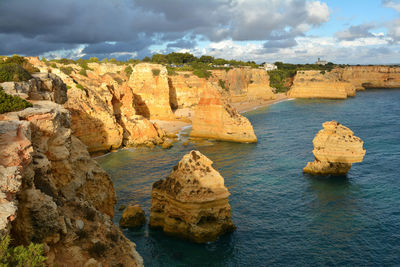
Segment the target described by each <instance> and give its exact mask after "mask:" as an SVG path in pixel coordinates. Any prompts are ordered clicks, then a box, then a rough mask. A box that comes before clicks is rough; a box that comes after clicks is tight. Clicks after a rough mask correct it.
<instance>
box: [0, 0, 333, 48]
mask: <svg viewBox="0 0 400 267" xmlns="http://www.w3.org/2000/svg"><path fill="white" fill-rule="evenodd" d="M0 10H4V11H5V12H2V15H1V17H0V33H1V36H0V40H2V44H3V43H4V42H3V40H4V41H5V42H8V44H6V45H5V46H3V47H2V48H0V53H2V54H10V53H16V52H18V53H21V54H25V55H39V54H43V53H49V52H51V51H63V50H69V49H76V48H77V47H81V46H82V45H85V48H84V50H83V53H84V54H86V56H90V55H98V54H103V55H107V54H108V53H122V54H127V53H128V54H129V53H130V54H131V55H132V54H134V53H137V54H138V55H141V54H145V53H149V47H151V46H152V45H162V44H164V45H165V44H166V43H165V42H168V44H166V45H167V46H168V48H170V49H181V48H190V47H193V46H194V45H196V41H195V40H204V41H212V42H218V41H222V40H233V41H254V40H262V41H266V40H276V39H279V40H283V41H281V42H280V43H282V44H283V45H284V46H285V45H286V44H287V43H288V42H290V41H291V42H293V40H294V38H295V37H298V36H304V34H305V33H306V32H307V31H308V30H309V29H310V28H312V27H314V26H318V25H321V24H322V23H324V22H327V21H328V20H329V8H328V6H327V4H326V3H322V2H320V1H306V0H280V1H277V0H246V1H245V0H207V1H187V0H168V1H165V0H112V1H110V0H85V1H81V0H57V1H54V0H41V1H40V4H38V3H37V2H35V1H32V0H2V1H0ZM7 40H9V41H7ZM272 43H274V42H272ZM275 43H276V45H278V44H279V42H275ZM14 44H17V45H16V46H15V45H14ZM13 47H16V48H17V49H15V50H13Z"/></svg>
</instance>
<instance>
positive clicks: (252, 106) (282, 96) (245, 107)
mask: <svg viewBox="0 0 400 267" xmlns="http://www.w3.org/2000/svg"><path fill="white" fill-rule="evenodd" d="M275 96H276V98H275V99H270V100H258V101H249V102H239V103H232V104H231V106H233V107H234V108H235V109H236V110H237V111H238V112H239V113H245V112H248V111H252V110H256V109H259V108H263V107H268V106H270V105H273V104H276V103H278V102H281V101H283V100H287V99H289V98H288V97H287V95H286V93H277V94H275Z"/></svg>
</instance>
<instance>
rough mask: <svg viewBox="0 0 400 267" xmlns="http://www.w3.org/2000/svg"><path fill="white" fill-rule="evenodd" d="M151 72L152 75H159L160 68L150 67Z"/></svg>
mask: <svg viewBox="0 0 400 267" xmlns="http://www.w3.org/2000/svg"><path fill="white" fill-rule="evenodd" d="M151 72H152V73H153V76H158V75H160V70H159V69H152V70H151Z"/></svg>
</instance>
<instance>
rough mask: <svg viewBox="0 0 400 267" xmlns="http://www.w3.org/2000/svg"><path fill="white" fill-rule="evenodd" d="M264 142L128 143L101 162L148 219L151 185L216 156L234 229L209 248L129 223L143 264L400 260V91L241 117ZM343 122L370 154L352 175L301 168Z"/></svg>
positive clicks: (124, 198) (285, 105) (290, 104)
mask: <svg viewBox="0 0 400 267" xmlns="http://www.w3.org/2000/svg"><path fill="white" fill-rule="evenodd" d="M244 115H245V116H246V117H247V118H248V119H249V120H250V121H251V123H252V124H253V127H254V130H255V132H256V135H257V137H258V143H257V144H235V143H228V142H206V143H198V144H189V145H188V146H183V145H182V143H177V144H175V146H174V147H173V148H172V149H170V150H162V149H160V148H155V149H153V150H149V149H123V150H119V151H118V152H115V153H110V154H108V155H105V156H103V157H99V158H97V161H98V162H99V163H100V165H101V166H102V167H103V168H104V169H105V170H106V171H107V172H108V173H109V174H110V176H111V178H112V180H113V182H114V186H115V190H116V193H117V197H118V203H117V205H116V210H115V214H116V215H115V218H114V222H115V223H118V222H119V219H120V216H121V211H119V210H118V207H119V206H120V205H122V204H124V205H127V204H140V205H141V206H142V207H143V209H144V210H145V212H146V215H147V219H148V215H149V213H150V205H151V186H152V183H153V182H155V181H157V180H159V179H161V178H164V177H166V176H167V175H168V173H169V172H170V171H171V169H172V167H173V166H174V165H175V164H176V163H177V162H178V161H179V160H180V159H181V158H182V156H183V155H185V154H186V153H187V152H189V151H190V150H192V149H197V150H199V151H201V152H202V153H203V154H205V155H206V156H208V157H209V158H210V159H212V160H213V161H214V164H213V166H214V168H216V169H217V170H218V171H219V172H220V173H221V175H222V176H223V177H224V178H225V184H226V185H227V186H228V188H229V191H230V193H231V196H230V204H231V207H232V217H233V221H234V223H235V225H236V226H237V230H236V231H235V232H234V233H232V234H229V235H225V236H223V237H221V238H220V239H219V240H217V241H216V242H213V243H210V244H202V245H200V244H193V243H190V242H187V241H184V240H179V239H176V238H174V237H169V236H166V235H164V234H163V233H162V232H161V231H155V230H149V229H148V227H147V226H145V227H142V228H141V229H138V230H128V229H124V230H123V231H124V233H125V235H126V236H127V237H128V238H129V239H131V240H132V241H134V242H135V243H136V245H137V251H138V252H139V253H140V255H142V257H143V259H144V263H145V265H146V266H271V265H273V266H294V265H296V266H302V265H310V266H327V265H328V266H331V265H340V266H343V265H400V89H391V90H389V89H376V90H367V91H364V92H358V93H357V96H356V97H354V98H350V99H347V100H293V101H285V102H280V103H277V104H275V105H272V106H269V107H266V108H262V109H258V110H255V111H251V112H248V113H245V114H244ZM328 120H337V121H339V122H340V123H342V124H344V125H345V126H347V127H349V128H350V129H351V130H353V131H354V133H355V135H356V136H358V137H360V138H361V139H362V140H363V141H364V148H366V150H367V153H366V155H365V158H364V161H363V162H362V163H357V164H354V165H353V167H352V169H351V170H350V171H349V173H348V174H347V176H342V177H315V176H309V175H306V174H303V173H302V169H303V167H304V166H305V165H306V163H307V161H312V160H313V154H312V149H313V146H312V140H313V138H314V136H315V135H316V133H317V132H318V131H319V130H320V129H321V128H322V125H321V124H322V123H323V122H325V121H328Z"/></svg>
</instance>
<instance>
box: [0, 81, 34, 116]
mask: <svg viewBox="0 0 400 267" xmlns="http://www.w3.org/2000/svg"><path fill="white" fill-rule="evenodd" d="M29 107H32V104H31V103H29V102H28V101H26V100H25V99H22V98H20V97H19V96H12V95H9V94H6V92H4V90H3V88H2V87H1V86H0V114H3V113H6V112H12V111H19V110H23V109H26V108H29Z"/></svg>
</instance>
